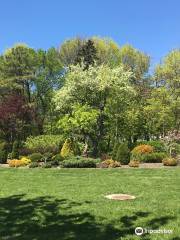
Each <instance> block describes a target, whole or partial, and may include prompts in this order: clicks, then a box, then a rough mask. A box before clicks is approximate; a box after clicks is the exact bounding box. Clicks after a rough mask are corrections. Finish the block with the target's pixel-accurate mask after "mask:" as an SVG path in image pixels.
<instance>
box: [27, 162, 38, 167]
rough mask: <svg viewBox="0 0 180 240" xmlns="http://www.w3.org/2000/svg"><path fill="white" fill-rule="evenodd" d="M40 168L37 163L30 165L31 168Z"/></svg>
mask: <svg viewBox="0 0 180 240" xmlns="http://www.w3.org/2000/svg"><path fill="white" fill-rule="evenodd" d="M37 167H39V164H38V163H37V162H32V163H30V164H29V168H37Z"/></svg>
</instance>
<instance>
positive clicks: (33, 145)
mask: <svg viewBox="0 0 180 240" xmlns="http://www.w3.org/2000/svg"><path fill="white" fill-rule="evenodd" d="M63 141H64V139H63V136H61V135H40V136H36V137H32V136H31V137H29V138H27V140H26V142H25V146H26V147H27V148H28V149H30V150H31V151H33V152H40V153H46V152H52V153H58V152H59V150H60V149H61V147H62V144H63Z"/></svg>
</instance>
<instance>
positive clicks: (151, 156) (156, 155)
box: [140, 152, 167, 163]
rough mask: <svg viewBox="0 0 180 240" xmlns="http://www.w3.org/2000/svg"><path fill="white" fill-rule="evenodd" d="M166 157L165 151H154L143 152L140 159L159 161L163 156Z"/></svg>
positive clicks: (148, 161)
mask: <svg viewBox="0 0 180 240" xmlns="http://www.w3.org/2000/svg"><path fill="white" fill-rule="evenodd" d="M166 157H167V154H166V153H165V152H154V153H149V154H144V155H143V156H141V158H140V161H142V162H146V163H161V162H162V160H163V159H164V158H166Z"/></svg>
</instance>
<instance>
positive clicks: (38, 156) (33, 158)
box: [28, 153, 43, 162]
mask: <svg viewBox="0 0 180 240" xmlns="http://www.w3.org/2000/svg"><path fill="white" fill-rule="evenodd" d="M28 158H29V159H31V161H32V162H39V161H42V158H43V155H42V154H41V153H32V154H31V155H29V156H28Z"/></svg>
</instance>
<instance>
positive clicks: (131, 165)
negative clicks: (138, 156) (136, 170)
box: [128, 160, 139, 167]
mask: <svg viewBox="0 0 180 240" xmlns="http://www.w3.org/2000/svg"><path fill="white" fill-rule="evenodd" d="M128 165H129V167H139V161H137V160H131V161H130V162H129V164H128Z"/></svg>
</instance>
